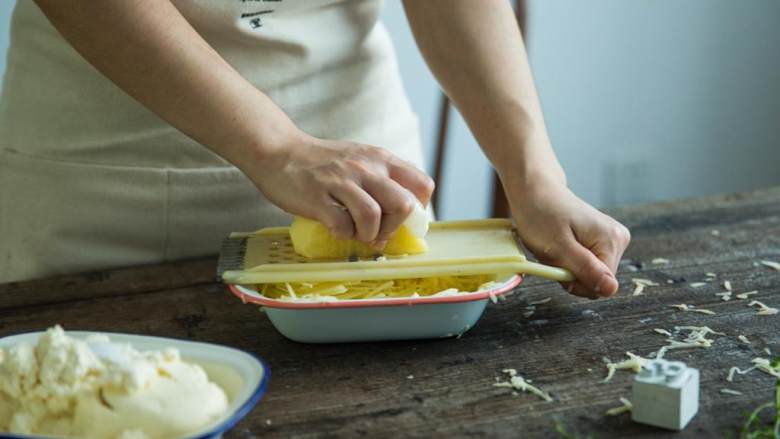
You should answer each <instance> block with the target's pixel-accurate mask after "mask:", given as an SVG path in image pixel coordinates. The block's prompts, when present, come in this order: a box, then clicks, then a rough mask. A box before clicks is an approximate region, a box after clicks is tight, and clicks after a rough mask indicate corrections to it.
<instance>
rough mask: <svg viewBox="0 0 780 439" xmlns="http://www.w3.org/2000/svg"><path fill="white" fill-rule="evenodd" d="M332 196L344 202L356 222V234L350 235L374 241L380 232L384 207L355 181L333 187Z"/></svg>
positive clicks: (358, 238) (365, 240)
mask: <svg viewBox="0 0 780 439" xmlns="http://www.w3.org/2000/svg"><path fill="white" fill-rule="evenodd" d="M330 192H331V196H332V197H333V198H335V199H336V200H338V201H339V202H340V203H341V204H343V205H344V206H345V207H346V208H347V210H349V214H350V215H351V216H352V222H353V223H354V235H351V236H348V238H349V237H352V238H355V239H357V240H359V241H363V242H373V241H374V240H376V236H377V234H378V233H379V226H380V223H381V220H382V208H381V207H380V206H379V204H378V203H377V202H376V200H374V198H372V197H371V196H370V195H369V194H368V193H366V191H364V190H363V189H362V188H360V187H359V186H358V185H357V184H355V183H354V182H347V183H345V184H342V185H339V186H337V187H335V188H332V189H331V191H330ZM334 236H335V235H334Z"/></svg>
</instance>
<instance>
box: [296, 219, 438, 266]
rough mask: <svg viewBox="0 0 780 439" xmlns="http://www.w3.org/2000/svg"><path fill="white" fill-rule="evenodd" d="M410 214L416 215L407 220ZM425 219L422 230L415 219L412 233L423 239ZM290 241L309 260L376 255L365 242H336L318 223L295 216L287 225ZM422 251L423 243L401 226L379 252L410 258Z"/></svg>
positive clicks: (339, 240)
mask: <svg viewBox="0 0 780 439" xmlns="http://www.w3.org/2000/svg"><path fill="white" fill-rule="evenodd" d="M422 212H423V214H424V213H425V212H424V211H422ZM414 215H416V214H415V213H412V215H410V216H409V218H412V216H414ZM425 220H426V222H425V226H424V230H423V226H422V225H421V223H420V221H419V219H415V221H417V222H416V223H415V224H414V227H415V230H414V231H415V232H417V233H420V232H421V231H422V233H423V236H424V233H425V232H427V229H428V224H427V215H426V217H425ZM290 239H291V240H292V243H293V248H294V249H295V252H296V253H298V254H299V255H301V256H304V257H307V258H311V259H346V258H349V257H350V256H358V257H363V258H366V257H371V256H373V255H375V254H377V251H376V250H374V249H373V248H371V246H369V245H368V244H366V243H363V242H360V241H357V240H355V239H336V238H334V237H333V236H332V235H331V234H330V232H329V231H328V228H327V227H325V226H324V225H323V224H322V223H320V222H318V221H314V220H310V219H306V218H301V217H296V218H295V220H294V221H293V223H292V225H290ZM426 250H428V245H427V244H426V243H425V240H424V239H422V237H417V236H415V235H414V234H412V230H411V229H410V228H409V227H408V226H407V225H405V224H404V225H402V226H401V227H400V228H399V229H398V231H397V232H396V233H395V234H394V235H393V237H392V238H390V240H389V241H387V246H386V247H385V249H384V251H383V252H382V253H384V254H386V255H391V256H394V255H404V254H409V255H413V254H417V253H423V252H425V251H426Z"/></svg>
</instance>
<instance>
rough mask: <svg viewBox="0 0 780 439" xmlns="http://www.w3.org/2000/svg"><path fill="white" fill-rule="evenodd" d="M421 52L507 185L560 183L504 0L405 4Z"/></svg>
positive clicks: (561, 176)
mask: <svg viewBox="0 0 780 439" xmlns="http://www.w3.org/2000/svg"><path fill="white" fill-rule="evenodd" d="M404 7H405V9H406V14H407V17H408V19H409V23H410V25H411V27H412V30H413V32H414V35H415V39H416V41H417V44H418V46H419V47H420V51H421V52H422V54H423V56H424V57H425V60H426V62H427V63H428V65H429V67H430V68H431V71H432V72H433V73H434V75H435V76H436V78H437V79H438V81H439V83H440V84H441V85H442V88H443V89H444V90H445V92H446V93H447V95H448V96H449V97H450V99H451V100H452V101H453V103H454V104H455V105H456V106H457V107H458V109H459V110H460V112H461V114H463V116H464V118H465V120H466V122H467V123H468V125H469V128H470V129H471V131H472V132H473V133H474V135H475V137H476V138H477V141H478V142H479V144H480V146H481V147H482V149H483V150H484V151H485V154H486V155H487V156H488V159H489V160H490V161H491V162H492V163H493V165H494V166H495V168H496V170H497V171H498V173H499V175H500V176H501V177H502V180H503V181H504V183H505V185H506V183H507V180H515V181H518V182H519V181H527V180H533V179H535V178H538V177H539V176H544V177H546V178H553V179H556V180H560V181H564V182H565V176H564V174H563V170H562V169H561V167H560V165H559V164H558V161H557V159H556V158H555V154H554V152H553V150H552V147H551V146H550V141H549V138H548V136H547V130H546V128H545V125H544V119H543V117H542V111H541V107H540V104H539V98H538V96H537V93H536V89H535V87H534V83H533V78H532V75H531V69H530V66H529V64H528V59H527V56H526V52H525V47H524V45H523V40H522V36H521V35H520V31H519V28H518V25H517V22H516V19H515V16H514V12H513V10H512V8H511V5H510V3H509V2H508V1H507V0H485V1H484V2H480V4H479V6H475V4H474V2H473V1H467V0H426V1H413V0H406V1H405V2H404Z"/></svg>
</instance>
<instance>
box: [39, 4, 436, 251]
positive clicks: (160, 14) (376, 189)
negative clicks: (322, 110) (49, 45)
mask: <svg viewBox="0 0 780 439" xmlns="http://www.w3.org/2000/svg"><path fill="white" fill-rule="evenodd" d="M36 2H37V4H38V6H39V7H40V8H41V10H42V11H43V12H44V14H46V16H47V17H48V18H49V20H50V21H51V22H52V24H53V25H54V26H55V27H56V28H57V30H58V31H59V32H60V33H61V34H62V35H63V36H64V37H65V39H66V40H68V42H69V43H70V44H71V45H72V46H73V47H74V48H75V49H76V50H77V51H78V52H79V53H80V54H81V55H82V56H83V57H84V58H85V59H86V60H87V61H88V62H89V63H91V64H92V65H93V66H94V67H95V68H97V69H98V70H99V71H100V72H101V73H103V74H104V75H105V76H106V77H108V78H109V79H110V80H111V81H113V82H114V83H115V84H116V85H117V86H119V87H120V88H121V89H123V90H124V91H125V92H127V93H128V94H129V95H130V96H132V97H133V98H135V99H136V100H137V101H138V102H140V103H141V104H143V105H144V106H146V107H147V108H148V109H150V110H151V111H153V112H154V113H156V114H157V115H158V116H160V117H161V118H162V119H164V120H165V121H167V122H168V123H170V124H171V125H173V126H174V127H176V128H177V129H179V130H180V131H182V132H183V133H184V134H186V135H188V136H190V137H191V138H193V139H194V140H196V141H197V142H199V143H201V144H203V145H205V146H206V147H208V148H210V149H211V150H213V151H214V152H215V153H217V154H219V155H221V156H222V157H224V158H225V159H226V160H228V161H229V162H231V163H232V164H234V165H235V166H236V167H238V168H239V169H241V171H242V172H244V173H245V174H246V175H247V177H249V179H250V180H252V181H253V182H254V183H255V185H256V186H257V187H258V189H259V190H261V191H262V192H263V193H264V194H265V195H266V197H268V198H269V199H270V200H271V201H273V202H274V203H276V204H278V205H279V206H280V207H282V208H283V209H285V210H287V211H288V212H290V213H293V214H297V215H302V216H306V217H309V218H315V219H318V220H319V221H321V222H323V223H325V224H326V225H327V226H328V227H329V228H330V229H331V231H332V232H334V234H336V235H337V236H341V237H350V236H353V235H354V236H355V237H357V238H358V239H361V240H363V241H368V242H379V243H380V244H381V241H382V240H383V239H386V238H387V236H388V235H389V234H390V233H392V232H393V231H394V230H395V229H396V228H397V227H398V225H399V224H400V223H401V222H402V221H403V220H404V219H405V215H408V213H409V212H410V211H411V207H413V204H412V203H413V202H414V198H413V195H411V194H414V195H416V196H417V197H418V198H419V199H420V200H421V201H422V202H423V203H427V202H428V198H429V197H430V193H431V191H432V183H431V181H430V179H429V178H428V177H427V176H425V175H424V174H423V173H422V172H421V171H418V170H416V169H415V168H414V167H413V166H412V165H410V164H408V163H405V162H403V161H401V160H400V159H397V158H395V157H393V156H391V155H390V154H388V153H386V152H385V151H384V150H382V149H380V148H376V147H372V146H368V145H359V144H354V143H351V142H338V141H327V140H322V139H316V138H313V137H311V136H308V135H306V134H305V133H303V132H302V131H301V130H299V129H298V128H297V127H296V126H295V124H294V123H293V122H292V121H291V120H290V119H289V118H288V117H287V115H285V114H284V112H283V111H282V110H281V109H280V108H279V107H278V106H276V104H274V103H273V102H272V101H271V100H270V99H269V98H268V97H267V96H266V95H265V94H263V93H262V92H261V91H260V90H257V89H256V88H255V87H254V86H252V84H250V83H249V82H247V81H246V80H245V79H244V78H243V77H241V75H240V74H239V73H238V72H237V71H236V70H234V69H233V68H232V67H231V66H230V65H229V64H228V63H227V62H226V61H225V60H224V59H223V58H222V57H221V56H220V55H219V54H218V53H217V52H216V51H215V50H214V49H213V48H212V47H211V46H209V44H208V43H207V42H206V41H205V40H203V38H201V37H200V35H198V33H197V32H196V31H195V30H194V29H193V28H192V26H190V24H189V23H188V22H187V21H186V20H185V19H184V17H183V16H182V15H181V14H180V13H179V11H178V10H177V9H176V8H175V7H174V5H173V4H172V3H171V2H170V1H169V0H102V1H98V2H95V1H92V0H71V1H67V2H62V1H59V0H36ZM410 192H411V194H410ZM341 206H346V207H347V210H344V209H343V208H341ZM382 214H384V215H385V217H384V218H383V217H382Z"/></svg>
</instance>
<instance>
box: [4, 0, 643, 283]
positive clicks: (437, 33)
mask: <svg viewBox="0 0 780 439" xmlns="http://www.w3.org/2000/svg"><path fill="white" fill-rule="evenodd" d="M381 6H382V4H381V1H378V0H363V1H346V0H345V1H340V0H307V1H303V0H273V1H272V0H251V1H249V0H241V1H239V0H233V1H227V0H225V1H213V0H103V1H100V2H94V1H91V0H71V1H68V2H62V1H58V0H36V1H35V3H33V2H30V1H25V0H20V1H19V2H18V3H17V5H16V9H15V11H14V14H13V18H12V26H11V47H10V49H9V54H8V67H7V72H6V77H5V82H4V88H3V96H2V102H0V142H2V144H0V146H1V147H2V148H0V151H1V152H0V212H2V213H1V214H0V236H2V237H3V238H2V239H3V245H2V249H1V250H0V251H2V254H0V281H2V282H9V281H15V280H22V279H30V278H36V277H43V276H50V275H56V274H62V273H70V272H79V271H86V270H95V269H104V268H109V267H118V266H125V265H135V264H148V263H159V262H162V261H167V260H175V259H181V258H189V257H196V256H202V255H208V254H213V253H214V252H216V250H217V249H218V246H219V241H220V240H221V239H222V238H223V237H224V236H225V235H226V234H227V233H229V232H230V231H234V230H248V229H255V228H258V227H261V226H270V225H279V224H283V223H285V222H288V221H289V219H290V218H289V216H288V213H289V214H294V215H300V216H304V217H308V218H313V219H316V220H319V221H321V222H322V223H324V224H325V225H326V226H327V227H328V228H329V229H330V230H331V232H332V233H333V234H334V235H336V236H338V237H341V238H346V237H354V238H356V239H359V240H361V241H364V242H369V243H372V244H373V245H374V246H375V247H376V248H382V246H383V245H384V244H385V242H386V241H387V240H388V238H389V237H390V236H391V235H392V233H393V232H394V231H395V230H396V229H397V228H398V227H399V225H400V224H401V222H403V220H404V218H405V217H406V215H407V214H408V213H409V212H410V210H411V209H412V208H413V206H414V203H415V198H416V199H417V200H419V201H420V202H421V203H423V204H426V205H427V203H428V200H429V198H430V196H431V193H432V191H433V189H434V188H433V182H432V181H431V179H430V178H429V177H428V176H427V175H425V173H424V172H422V171H421V170H420V169H421V168H422V157H421V147H420V140H419V132H418V126H417V119H416V116H415V115H414V113H413V111H412V109H411V107H410V104H409V102H408V100H407V98H406V96H405V94H404V90H403V84H402V83H401V80H400V75H399V72H398V67H397V65H396V60H395V55H394V51H393V47H392V45H391V42H390V39H389V36H388V34H387V31H386V30H385V28H384V27H383V26H382V24H381V23H379V22H378V16H379V14H380V11H381ZM404 8H405V13H406V15H407V18H408V21H409V23H410V25H411V28H412V31H413V34H414V37H415V39H416V42H417V44H418V46H419V48H420V50H421V52H422V55H423V56H424V58H425V60H426V62H427V63H428V65H429V67H430V69H431V70H432V72H433V73H434V75H435V77H436V78H437V80H438V81H439V83H440V84H441V86H442V88H443V90H444V91H445V92H446V94H447V96H448V97H449V98H450V99H451V101H452V102H453V103H454V104H455V105H456V106H457V108H458V109H459V110H460V112H461V113H462V114H463V116H464V118H465V120H466V121H467V123H468V125H469V127H470V129H471V131H472V132H473V134H474V136H475V137H476V139H477V140H478V142H479V144H480V146H481V148H482V149H483V150H484V152H485V154H486V155H487V157H488V159H489V160H490V161H491V163H492V164H493V165H494V167H495V169H496V170H497V173H498V175H499V177H500V179H501V182H502V184H503V187H504V189H505V191H506V194H507V196H508V199H509V203H510V207H511V212H512V215H513V217H514V219H515V221H516V224H517V229H518V233H519V236H520V238H521V239H522V241H523V243H524V244H525V245H526V247H528V249H529V250H531V251H532V252H533V253H534V254H535V255H536V256H537V258H538V259H539V260H541V261H542V262H545V263H549V264H553V265H559V266H562V267H566V268H568V269H570V270H571V271H572V272H573V273H574V275H575V277H576V278H577V280H576V281H575V282H573V283H571V284H570V285H567V289H569V290H570V291H571V292H572V293H573V294H577V295H580V296H585V297H592V298H595V297H600V296H610V295H612V294H614V293H615V292H616V291H617V289H618V282H617V280H616V278H615V275H614V274H615V272H616V269H617V266H618V262H619V260H620V258H621V256H622V253H623V251H624V250H625V248H626V246H627V245H628V243H629V239H630V236H629V232H628V230H627V229H626V228H625V227H624V226H622V225H621V224H620V223H618V222H617V221H615V220H614V219H612V218H610V217H609V216H607V215H605V214H603V213H601V212H600V211H598V210H597V209H595V208H593V207H592V206H590V205H588V204H587V203H585V202H584V201H583V200H581V199H579V198H578V197H577V196H576V195H574V194H573V193H572V192H571V191H570V190H569V188H568V187H567V184H566V177H565V174H564V171H563V169H562V168H561V166H560V165H559V163H558V161H557V159H556V157H555V154H554V152H553V148H552V146H551V144H550V139H549V137H548V135H547V132H546V128H545V125H544V120H543V117H542V111H541V108H540V104H539V101H538V97H537V93H536V91H535V87H534V84H533V79H532V76H531V71H530V68H529V65H528V61H527V57H526V54H525V49H524V45H523V41H522V37H521V35H520V32H519V29H518V25H517V22H516V20H515V18H514V14H513V11H512V6H511V4H510V2H509V1H508V0H486V1H483V2H480V3H479V7H477V6H476V4H475V3H474V2H472V1H465V0H426V1H413V0H406V1H405V2H404Z"/></svg>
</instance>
